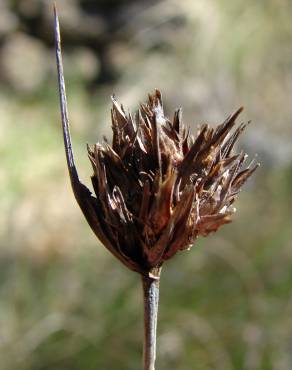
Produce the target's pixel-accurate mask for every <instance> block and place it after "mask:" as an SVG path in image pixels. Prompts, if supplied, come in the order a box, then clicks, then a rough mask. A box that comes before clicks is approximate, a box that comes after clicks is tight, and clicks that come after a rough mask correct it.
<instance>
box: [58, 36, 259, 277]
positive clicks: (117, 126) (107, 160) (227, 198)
mask: <svg viewBox="0 0 292 370" xmlns="http://www.w3.org/2000/svg"><path fill="white" fill-rule="evenodd" d="M59 41H60V40H59V38H58V32H57V61H58V68H59V82H60V96H61V108H62V121H63V128H64V141H65V147H66V154H67V161H68V166H69V172H70V176H71V183H72V187H73V190H74V194H75V196H76V199H77V201H78V203H79V205H80V207H81V209H82V211H83V213H84V215H85V217H86V219H87V221H88V223H89V225H90V226H91V228H92V229H93V231H94V232H95V234H96V235H97V237H98V238H99V239H100V241H101V242H102V243H103V244H104V245H105V246H106V247H107V249H109V250H110V251H111V252H112V253H113V254H114V255H115V256H116V257H117V258H118V259H120V260H121V261H122V262H123V263H124V264H125V265H126V266H128V267H129V268H130V269H132V270H134V271H137V272H139V273H142V274H151V275H153V274H154V275H155V273H156V272H157V271H158V270H159V267H160V266H161V265H162V263H163V262H164V261H166V260H167V259H169V258H171V257H172V256H174V255H175V254H176V253H177V252H178V251H179V250H184V249H187V248H190V246H191V245H193V244H194V242H195V240H196V238H197V237H198V236H206V235H208V234H209V233H211V232H214V231H216V230H217V229H218V228H219V227H220V226H221V225H223V224H226V223H229V222H230V220H231V217H230V216H231V214H232V213H233V212H234V208H233V202H234V200H235V198H236V196H237V194H238V193H239V191H240V188H241V186H242V185H243V184H244V182H245V181H246V180H247V179H248V177H249V176H250V175H251V174H252V173H253V172H254V171H255V169H256V168H257V166H258V165H257V164H256V165H254V166H251V165H248V166H247V167H246V166H245V161H246V158H247V155H246V154H243V153H240V154H234V153H233V147H234V144H235V142H236V141H237V139H238V137H239V135H240V134H241V133H242V131H243V130H244V128H245V126H246V125H245V124H240V125H239V126H237V128H235V129H234V130H233V128H234V126H235V125H236V118H237V117H238V115H239V114H240V112H241V111H242V108H240V109H238V110H237V111H236V112H235V113H233V114H232V115H230V116H229V117H228V118H227V119H226V121H225V122H224V123H222V124H221V125H219V126H217V127H216V128H215V129H214V128H210V127H209V126H208V125H206V124H204V125H202V126H200V127H199V129H198V132H197V134H196V135H194V136H193V135H191V134H189V131H188V129H186V128H185V126H184V125H183V122H182V112H181V110H180V109H178V110H176V111H175V113H174V117H173V119H172V121H171V120H170V119H168V118H167V117H166V116H165V114H164V110H163V104H162V98H161V94H160V92H159V91H158V90H156V91H155V93H154V94H153V95H149V98H148V102H147V103H146V104H141V107H140V109H139V111H138V112H137V114H136V115H135V116H134V117H133V116H132V115H131V114H127V113H126V112H125V110H124V108H123V106H121V105H120V104H119V103H118V102H117V101H116V100H115V98H112V101H113V107H112V111H111V121H112V131H113V138H112V143H111V144H110V143H109V142H108V141H107V140H105V141H104V143H102V144H95V145H93V146H92V147H88V154H89V159H90V161H91V164H92V167H93V176H92V184H93V188H94V191H95V194H96V196H93V195H92V194H91V192H90V191H89V190H88V189H87V188H86V187H85V186H84V185H83V184H82V183H81V182H80V181H79V178H78V175H77V171H76V168H75V164H74V160H73V153H72V149H71V141H70V135H69V129H68V120H67V110H66V98H65V90H64V86H65V85H64V80H63V71H62V64H61V54H60V42H59Z"/></svg>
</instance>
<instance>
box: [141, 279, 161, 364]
mask: <svg viewBox="0 0 292 370" xmlns="http://www.w3.org/2000/svg"><path fill="white" fill-rule="evenodd" d="M142 283H143V297H144V345H143V370H155V359H156V328H157V315H158V302H159V278H158V279H153V278H150V277H146V276H143V277H142Z"/></svg>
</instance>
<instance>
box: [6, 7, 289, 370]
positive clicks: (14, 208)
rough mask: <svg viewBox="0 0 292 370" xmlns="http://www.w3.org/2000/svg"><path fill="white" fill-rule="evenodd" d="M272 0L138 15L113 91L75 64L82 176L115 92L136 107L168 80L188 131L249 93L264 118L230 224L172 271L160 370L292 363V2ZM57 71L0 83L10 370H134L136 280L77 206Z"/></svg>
mask: <svg viewBox="0 0 292 370" xmlns="http://www.w3.org/2000/svg"><path fill="white" fill-rule="evenodd" d="M263 4H264V3H263ZM263 4H260V3H255V2H246V3H243V2H240V1H234V2H232V3H230V2H228V1H225V0H222V1H220V2H216V3H215V2H214V1H198V2H193V1H187V0H184V1H181V2H179V6H178V2H174V1H171V0H166V1H163V2H161V3H158V2H157V4H154V5H153V6H152V7H149V8H148V9H145V10H144V11H143V12H141V13H139V14H134V16H133V17H132V18H129V20H128V23H127V25H126V26H125V27H124V29H123V28H121V29H120V33H121V34H123V32H126V33H127V32H129V33H130V34H131V35H132V36H131V37H130V39H129V40H128V44H126V43H125V41H123V42H120V44H118V43H117V44H115V43H113V45H112V46H111V48H110V50H109V53H111V57H112V61H114V62H115V63H116V65H115V67H116V68H117V69H118V72H119V76H120V77H119V80H118V83H117V85H116V86H112V85H104V86H102V87H99V88H98V89H96V91H95V92H94V93H92V94H90V93H88V90H87V91H86V89H85V88H84V85H83V84H82V81H80V80H79V79H78V78H75V77H76V76H75V77H74V68H73V70H71V71H70V66H69V68H66V66H68V63H69V60H68V59H67V61H66V60H65V71H68V73H67V75H66V76H67V80H68V84H67V88H68V99H69V110H70V119H71V126H72V132H73V143H74V148H75V154H76V159H77V163H78V167H79V171H80V175H81V178H82V179H84V181H85V182H87V184H89V182H90V181H89V178H90V174H91V169H90V164H89V161H88V159H87V157H86V150H85V149H86V148H85V144H86V143H87V142H89V143H93V142H95V141H97V140H98V139H100V138H101V137H102V135H103V134H108V133H109V131H110V125H109V122H108V120H109V114H108V112H109V107H110V105H109V99H107V97H108V96H109V95H110V94H111V93H112V92H117V94H118V95H119V97H120V98H121V100H122V101H125V106H126V107H127V105H129V106H130V108H132V109H133V110H134V108H135V105H134V104H138V101H139V100H142V99H144V97H145V94H146V93H147V92H148V88H151V89H153V88H155V87H161V88H162V92H163V93H164V95H165V102H166V106H167V111H168V112H167V113H169V114H171V112H172V111H173V109H174V108H175V107H176V106H179V105H183V106H184V107H186V109H185V112H184V113H185V116H186V122H187V123H189V124H193V125H194V124H196V123H200V122H201V121H202V120H205V119H207V120H211V121H212V122H214V121H215V120H217V119H220V120H223V119H224V118H225V114H226V113H227V112H229V111H230V110H232V109H234V108H236V107H237V106H238V105H239V104H242V103H243V104H245V105H246V106H247V108H248V113H247V114H246V116H245V117H247V119H250V118H251V119H252V120H253V121H254V122H253V124H252V125H251V126H250V127H248V133H247V135H246V136H245V139H244V137H243V139H242V142H243V143H244V146H246V147H247V150H248V151H251V152H252V153H255V152H259V156H260V158H259V159H260V161H262V162H263V166H262V167H261V168H260V169H259V171H258V173H257V175H256V176H255V178H254V179H253V180H252V181H251V182H250V183H249V184H247V186H246V187H245V188H244V190H243V192H242V193H241V194H240V197H239V201H238V202H237V204H236V207H237V208H238V213H237V214H235V217H234V222H233V224H232V225H230V226H226V227H224V228H223V229H222V230H220V231H219V232H218V233H217V235H214V236H211V237H209V238H208V239H200V240H198V243H197V245H196V246H195V247H194V248H193V249H192V251H190V252H185V253H181V254H179V255H178V256H177V257H176V258H175V259H173V260H172V261H170V262H169V263H167V264H166V266H165V268H164V272H163V275H162V281H161V306H160V313H159V314H160V321H159V327H158V363H157V368H158V369H160V370H166V369H167V370H168V369H178V368H179V369H180V370H189V369H198V370H209V369H219V370H221V369H222V370H229V369H230V370H289V369H290V368H291V366H292V358H291V349H290V347H291V340H292V337H291V332H290V327H291V324H292V323H291V317H292V315H291V314H292V303H291V298H290V296H291V286H292V274H291V272H292V252H291V251H292V250H291V237H292V231H291V216H292V207H291V205H292V204H291V203H292V198H291V180H292V178H291V158H290V157H291V150H290V151H289V148H288V149H287V143H288V144H290V143H291V140H290V136H289V135H291V108H290V103H289V102H290V98H291V94H290V93H291V84H289V83H288V81H290V80H291V66H290V62H289V61H290V59H291V58H290V57H291V51H290V49H289V47H288V46H289V45H290V41H291V35H292V30H291V22H290V23H289V22H287V17H288V16H289V14H290V13H289V10H290V8H291V6H290V3H288V2H285V1H283V4H282V5H283V7H282V5H281V6H278V5H277V4H278V2H276V1H271V0H270V1H267V2H265V5H263ZM283 9H286V11H284V10H283ZM175 22H176V23H175ZM172 24H175V25H176V26H175V27H172V26H171V25H172ZM289 24H290V26H289ZM134 31H135V32H134ZM136 31H137V32H136ZM131 32H132V33H131ZM129 50H130V51H131V52H132V53H130V52H129ZM52 63H54V60H53V57H52ZM53 79H55V76H54V77H52V79H51V80H50V81H48V84H47V86H45V87H43V88H42V90H41V91H39V92H37V93H35V94H34V95H29V96H25V97H24V96H23V95H22V94H18V93H17V92H15V91H13V92H12V91H10V90H7V88H3V89H2V90H1V93H0V117H1V118H0V121H1V125H0V155H1V166H0V204H1V213H0V238H1V245H0V368H1V370H45V369H46V370H64V369H70V370H80V369H87V370H91V369H92V370H93V369H99V370H112V369H120V370H131V369H133V370H134V369H137V368H139V367H140V362H141V355H142V353H141V341H142V307H141V306H142V302H141V301H142V297H141V292H140V290H141V289H140V281H139V277H138V276H137V275H135V274H131V273H129V272H127V271H126V270H125V268H124V267H122V266H121V265H120V264H119V263H118V262H117V261H116V260H114V259H113V258H112V257H111V256H110V255H109V254H108V252H106V251H105V250H104V248H103V247H102V246H100V245H99V243H98V242H97V240H96V239H95V237H94V236H93V234H92V232H91V231H90V230H89V228H88V226H87V225H86V223H85V221H84V219H83V217H82V215H81V212H80V211H79V209H78V207H77V205H76V204H75V201H74V198H73V195H72V192H71V189H70V185H69V180H68V178H67V173H66V168H65V158H64V152H63V147H62V137H61V131H60V123H59V112H58V98H57V95H56V90H55V85H56V83H55V81H54V80H53ZM194 114H196V115H197V116H196V117H194ZM245 117H244V118H245ZM275 138H276V139H275ZM288 147H289V145H288ZM283 153H284V154H283ZM289 155H290V157H289Z"/></svg>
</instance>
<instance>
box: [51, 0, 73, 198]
mask: <svg viewBox="0 0 292 370" xmlns="http://www.w3.org/2000/svg"><path fill="white" fill-rule="evenodd" d="M54 18H55V43H56V61H57V71H58V84H59V96H60V109H61V117H62V128H63V137H64V145H65V152H66V159H67V165H68V170H69V175H70V180H71V184H72V187H73V190H74V191H75V189H74V184H75V183H76V182H77V183H78V182H79V178H78V173H77V169H76V166H75V162H74V156H73V150H72V143H71V137H70V130H69V119H68V109H67V97H66V88H65V80H64V72H63V61H62V51H61V36H60V26H59V18H58V13H57V8H56V4H55V5H54Z"/></svg>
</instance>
